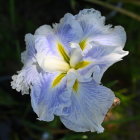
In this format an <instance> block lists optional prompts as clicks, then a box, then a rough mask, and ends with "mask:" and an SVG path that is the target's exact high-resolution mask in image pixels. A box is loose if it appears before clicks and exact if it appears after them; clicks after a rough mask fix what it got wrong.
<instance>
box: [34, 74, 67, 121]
mask: <svg viewBox="0 0 140 140" xmlns="http://www.w3.org/2000/svg"><path fill="white" fill-rule="evenodd" d="M57 75H58V74H57V73H50V74H43V75H41V76H40V84H35V85H33V87H32V90H31V102H32V107H33V109H34V111H35V112H36V114H37V115H38V119H39V120H43V121H52V120H53V119H54V115H57V116H60V115H66V114H65V112H63V108H65V107H68V106H69V105H70V100H69V97H70V92H68V90H67V89H66V79H65V78H63V79H62V80H61V83H60V84H59V85H58V86H56V87H53V88H52V81H53V80H54V79H55V77H56V76H57Z"/></svg>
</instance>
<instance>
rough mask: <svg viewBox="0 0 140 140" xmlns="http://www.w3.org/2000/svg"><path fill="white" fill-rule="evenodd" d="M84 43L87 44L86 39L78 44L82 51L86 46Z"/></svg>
mask: <svg viewBox="0 0 140 140" xmlns="http://www.w3.org/2000/svg"><path fill="white" fill-rule="evenodd" d="M86 42H87V41H86V39H84V40H82V41H80V42H79V45H80V48H81V49H82V50H84V49H85V47H86V44H87V43H86Z"/></svg>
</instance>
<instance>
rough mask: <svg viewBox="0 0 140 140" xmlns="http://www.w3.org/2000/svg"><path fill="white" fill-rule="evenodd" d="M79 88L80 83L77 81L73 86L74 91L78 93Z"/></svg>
mask: <svg viewBox="0 0 140 140" xmlns="http://www.w3.org/2000/svg"><path fill="white" fill-rule="evenodd" d="M78 88H79V83H78V81H77V80H76V81H75V83H74V85H73V90H74V91H75V92H77V91H78Z"/></svg>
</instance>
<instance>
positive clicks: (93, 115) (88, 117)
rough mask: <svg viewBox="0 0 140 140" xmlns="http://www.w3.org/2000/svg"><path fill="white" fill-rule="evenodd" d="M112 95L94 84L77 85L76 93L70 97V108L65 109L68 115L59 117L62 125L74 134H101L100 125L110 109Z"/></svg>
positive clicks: (106, 89) (101, 128)
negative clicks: (88, 132)
mask: <svg viewBox="0 0 140 140" xmlns="http://www.w3.org/2000/svg"><path fill="white" fill-rule="evenodd" d="M114 97H115V96H114V94H113V93H112V91H111V90H110V89H108V88H106V87H104V86H101V85H98V84H96V83H95V82H93V81H91V82H86V83H79V89H78V92H77V93H75V92H73V93H72V95H71V101H72V103H71V106H70V107H67V108H65V112H66V113H68V114H69V115H67V116H61V121H62V122H63V124H64V125H65V126H66V127H67V128H69V129H71V130H74V131H76V132H85V131H92V132H93V131H97V132H98V133H100V132H103V127H102V126H101V123H102V122H103V120H104V117H105V115H106V113H107V111H108V110H109V108H110V107H111V105H112V103H113V100H114Z"/></svg>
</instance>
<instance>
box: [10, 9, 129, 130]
mask: <svg viewBox="0 0 140 140" xmlns="http://www.w3.org/2000/svg"><path fill="white" fill-rule="evenodd" d="M25 42H26V51H24V52H23V53H22V55H21V60H22V62H23V68H22V70H21V71H19V72H18V74H17V75H14V76H13V77H12V78H13V81H12V82H11V85H12V88H13V89H16V90H17V91H21V92H22V94H28V93H29V91H31V103H32V107H33V109H34V111H35V113H36V114H37V116H38V119H39V120H44V121H52V120H53V119H54V115H57V116H60V117H61V121H62V122H63V124H64V125H65V126H66V127H67V128H69V129H71V130H74V131H77V132H85V131H92V132H93V131H97V132H103V127H102V126H101V123H102V122H103V120H104V117H105V115H106V113H107V111H108V109H109V108H110V107H111V105H112V103H113V100H114V94H113V93H112V91H111V90H110V89H108V88H106V87H104V86H102V85H100V84H99V83H100V82H101V78H102V76H103V74H104V72H105V71H106V70H107V69H108V68H109V67H110V66H111V65H112V64H114V63H116V62H117V61H120V60H122V58H123V57H124V56H125V55H127V54H128V52H127V51H124V50H123V47H124V45H125V42H126V33H125V31H124V29H123V27H121V26H115V27H114V28H113V27H112V25H105V17H103V16H101V13H100V12H99V11H96V10H94V9H84V10H82V11H80V12H79V14H77V15H72V14H69V13H68V14H66V15H65V16H64V17H63V18H62V19H61V20H60V23H58V24H55V25H53V28H52V27H51V26H49V25H43V26H40V27H39V28H38V29H37V30H36V31H35V34H34V35H32V34H27V35H26V36H25Z"/></svg>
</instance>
